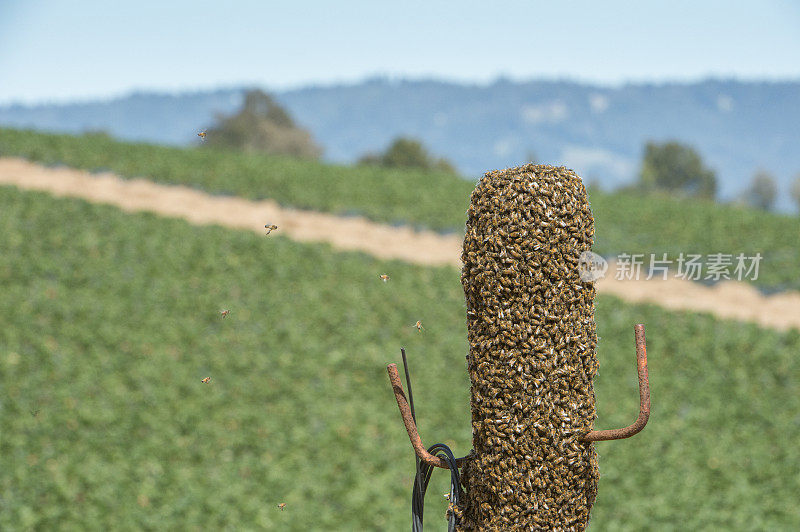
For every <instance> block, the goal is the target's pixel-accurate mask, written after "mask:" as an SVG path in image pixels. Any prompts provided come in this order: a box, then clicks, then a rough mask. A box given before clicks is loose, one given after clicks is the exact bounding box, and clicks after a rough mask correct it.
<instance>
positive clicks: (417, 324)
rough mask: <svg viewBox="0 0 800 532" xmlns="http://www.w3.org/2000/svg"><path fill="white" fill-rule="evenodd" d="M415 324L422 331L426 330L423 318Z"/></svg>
mask: <svg viewBox="0 0 800 532" xmlns="http://www.w3.org/2000/svg"><path fill="white" fill-rule="evenodd" d="M413 326H414V327H416V328H417V330H418V331H420V332H422V331H424V330H425V327H423V326H422V320H417V323H415V324H414V325H413Z"/></svg>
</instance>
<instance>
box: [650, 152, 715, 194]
mask: <svg viewBox="0 0 800 532" xmlns="http://www.w3.org/2000/svg"><path fill="white" fill-rule="evenodd" d="M639 178H640V182H639V184H640V188H642V189H644V190H666V191H669V192H679V193H684V194H688V195H690V196H698V197H703V198H711V199H713V198H714V196H715V195H716V192H717V176H716V174H715V173H714V171H713V170H711V169H710V168H707V167H706V166H705V164H703V160H702V159H701V158H700V155H699V154H698V153H697V151H695V149H694V148H692V147H691V146H688V145H685V144H680V143H678V142H675V141H670V142H666V143H663V144H658V143H655V142H648V143H647V144H646V145H645V150H644V158H643V160H642V168H641V172H640V174H639Z"/></svg>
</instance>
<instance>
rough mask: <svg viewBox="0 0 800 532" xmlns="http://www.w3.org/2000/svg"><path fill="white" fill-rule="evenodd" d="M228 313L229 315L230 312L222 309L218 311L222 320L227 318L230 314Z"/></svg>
mask: <svg viewBox="0 0 800 532" xmlns="http://www.w3.org/2000/svg"><path fill="white" fill-rule="evenodd" d="M230 313H231V311H230V310H228V309H222V310H220V311H219V314H220V316H222V317H223V318H227V317H228V314H230Z"/></svg>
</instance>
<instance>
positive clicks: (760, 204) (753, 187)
mask: <svg viewBox="0 0 800 532" xmlns="http://www.w3.org/2000/svg"><path fill="white" fill-rule="evenodd" d="M777 196H778V185H777V184H776V183H775V177H773V175H772V174H770V173H769V172H767V171H765V170H759V171H758V172H756V174H755V175H754V176H753V180H752V181H751V182H750V186H749V187H748V188H747V190H745V191H744V195H743V199H744V201H745V202H746V203H747V204H748V205H750V206H751V207H753V208H756V209H761V210H763V211H768V210H770V209H772V206H773V205H774V204H775V198H776V197H777Z"/></svg>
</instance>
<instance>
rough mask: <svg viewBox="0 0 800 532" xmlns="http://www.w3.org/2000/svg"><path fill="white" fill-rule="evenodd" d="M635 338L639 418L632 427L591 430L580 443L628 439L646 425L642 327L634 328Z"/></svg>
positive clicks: (647, 402)
mask: <svg viewBox="0 0 800 532" xmlns="http://www.w3.org/2000/svg"><path fill="white" fill-rule="evenodd" d="M633 330H634V334H635V337H636V366H637V371H638V373H639V417H638V418H637V419H636V421H635V422H634V423H633V424H632V425H628V426H627V427H625V428H621V429H611V430H592V431H589V432H588V433H587V434H586V435H585V436H583V437H582V438H581V441H584V442H592V441H606V440H621V439H623V438H630V437H631V436H633V435H634V434H636V433H638V432H639V431H640V430H642V429H643V428H644V426H645V425H647V420H648V419H649V418H650V379H649V378H648V376H647V345H646V341H645V337H644V325H642V324H641V323H640V324H638V325H636V326H634V328H633Z"/></svg>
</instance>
